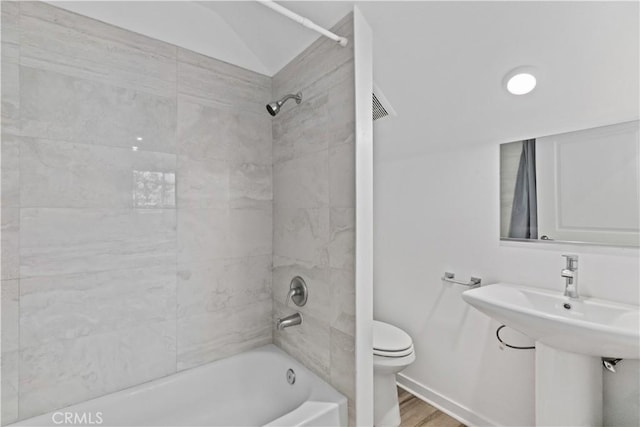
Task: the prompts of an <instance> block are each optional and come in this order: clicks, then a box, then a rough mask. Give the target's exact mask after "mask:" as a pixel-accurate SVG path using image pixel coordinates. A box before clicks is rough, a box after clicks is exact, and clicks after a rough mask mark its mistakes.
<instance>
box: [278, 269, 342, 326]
mask: <svg viewBox="0 0 640 427" xmlns="http://www.w3.org/2000/svg"><path fill="white" fill-rule="evenodd" d="M287 261H288V262H289V264H288V265H283V264H285V263H286V262H287ZM279 264H280V265H279V266H278V267H275V268H274V269H273V300H274V301H276V302H278V303H279V304H284V303H285V301H286V299H287V294H288V293H289V286H290V284H291V279H293V278H294V277H295V276H300V277H302V278H303V279H304V281H305V283H306V284H307V289H308V291H309V299H308V300H307V303H306V304H305V305H304V306H302V307H298V306H296V305H295V304H294V303H292V302H290V303H289V309H291V310H297V311H299V312H301V313H302V314H303V316H304V315H307V314H309V315H311V316H313V317H314V318H316V319H326V321H329V319H331V316H332V315H333V308H332V302H333V297H332V286H331V281H330V280H331V278H330V275H329V269H328V268H326V267H310V268H309V267H305V266H303V265H300V264H298V263H297V262H296V261H295V260H284V259H279Z"/></svg>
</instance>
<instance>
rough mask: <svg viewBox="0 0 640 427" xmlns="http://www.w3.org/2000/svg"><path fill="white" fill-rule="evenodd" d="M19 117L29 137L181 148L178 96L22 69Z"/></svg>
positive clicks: (171, 149) (170, 149)
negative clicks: (176, 97)
mask: <svg viewBox="0 0 640 427" xmlns="http://www.w3.org/2000/svg"><path fill="white" fill-rule="evenodd" d="M20 115H21V132H22V134H23V135H25V136H31V137H36V138H44V139H56V140H64V141H67V142H81V143H86V144H97V145H108V146H113V147H125V148H131V147H133V146H136V147H138V149H140V150H149V151H162V152H167V153H175V151H176V120H177V119H176V100H175V97H165V96H159V95H155V94H148V93H145V92H141V91H138V90H135V89H127V88H121V87H118V86H113V85H109V84H104V83H99V82H95V81H92V80H85V79H80V78H77V77H70V76H67V75H63V74H59V73H56V72H52V71H44V70H39V69H34V68H29V67H21V69H20ZM138 138H142V140H139V139H138Z"/></svg>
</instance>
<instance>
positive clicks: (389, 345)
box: [373, 320, 413, 357]
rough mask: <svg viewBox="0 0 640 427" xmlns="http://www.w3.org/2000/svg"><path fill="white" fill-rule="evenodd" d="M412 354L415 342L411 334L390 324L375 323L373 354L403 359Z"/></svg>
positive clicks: (375, 321)
mask: <svg viewBox="0 0 640 427" xmlns="http://www.w3.org/2000/svg"><path fill="white" fill-rule="evenodd" d="M412 352H413V342H412V341H411V337H410V336H409V334H407V333H406V332H405V331H403V330H402V329H400V328H396V327H395V326H393V325H390V324H388V323H384V322H380V321H377V320H374V321H373V354H377V355H379V356H386V357H403V356H407V355H409V354H411V353H412Z"/></svg>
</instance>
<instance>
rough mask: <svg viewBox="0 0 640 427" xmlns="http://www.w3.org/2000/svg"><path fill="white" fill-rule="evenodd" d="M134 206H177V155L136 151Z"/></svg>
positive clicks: (134, 161)
mask: <svg viewBox="0 0 640 427" xmlns="http://www.w3.org/2000/svg"><path fill="white" fill-rule="evenodd" d="M132 156H133V173H132V177H133V183H132V185H133V190H132V196H133V207H134V208H151V209H155V208H164V209H173V208H175V207H176V175H177V159H176V158H177V156H176V155H175V154H167V153H158V152H153V151H134V152H132Z"/></svg>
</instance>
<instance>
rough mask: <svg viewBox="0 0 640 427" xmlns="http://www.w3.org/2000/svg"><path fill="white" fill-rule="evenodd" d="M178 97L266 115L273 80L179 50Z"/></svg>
mask: <svg viewBox="0 0 640 427" xmlns="http://www.w3.org/2000/svg"><path fill="white" fill-rule="evenodd" d="M178 76H179V78H178V93H179V94H182V95H188V96H190V97H192V98H194V99H197V100H198V103H202V104H204V105H209V106H214V107H222V108H226V109H230V110H234V111H241V112H253V113H259V114H262V115H264V113H265V111H264V108H265V107H264V106H265V105H266V104H267V103H268V102H270V98H271V79H270V78H269V77H267V76H264V75H262V74H258V73H255V72H253V71H249V70H246V69H244V68H240V67H238V66H235V65H231V64H228V63H226V62H223V61H220V60H217V59H213V58H210V57H207V56H204V55H200V54H198V53H195V52H192V51H189V50H186V49H181V48H179V49H178Z"/></svg>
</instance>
